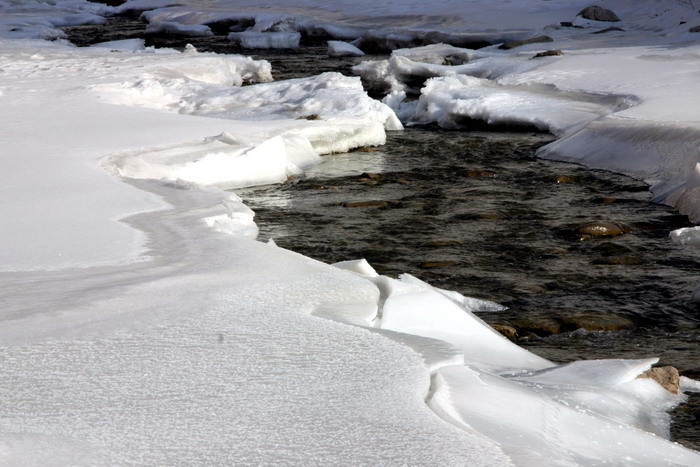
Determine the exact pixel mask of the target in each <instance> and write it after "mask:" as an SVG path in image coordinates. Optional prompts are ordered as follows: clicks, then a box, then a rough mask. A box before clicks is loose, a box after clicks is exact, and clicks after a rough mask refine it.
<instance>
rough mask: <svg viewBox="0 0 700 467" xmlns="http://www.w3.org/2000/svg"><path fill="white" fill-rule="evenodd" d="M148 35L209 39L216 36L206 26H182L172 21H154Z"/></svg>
mask: <svg viewBox="0 0 700 467" xmlns="http://www.w3.org/2000/svg"><path fill="white" fill-rule="evenodd" d="M146 34H172V35H175V36H186V37H209V36H213V35H214V33H213V32H211V29H209V27H208V26H206V25H203V24H181V23H176V22H172V21H162V22H160V21H153V22H151V23H148V26H147V27H146Z"/></svg>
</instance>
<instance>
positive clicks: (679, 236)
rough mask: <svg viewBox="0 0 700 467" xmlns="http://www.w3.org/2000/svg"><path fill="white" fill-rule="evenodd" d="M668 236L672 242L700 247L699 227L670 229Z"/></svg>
mask: <svg viewBox="0 0 700 467" xmlns="http://www.w3.org/2000/svg"><path fill="white" fill-rule="evenodd" d="M669 236H670V237H671V240H673V242H674V243H678V244H679V245H690V246H694V247H700V227H684V228H682V229H676V230H674V231H672V232H671V233H670V234H669Z"/></svg>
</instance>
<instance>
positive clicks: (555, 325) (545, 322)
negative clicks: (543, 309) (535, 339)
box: [513, 318, 563, 337]
mask: <svg viewBox="0 0 700 467" xmlns="http://www.w3.org/2000/svg"><path fill="white" fill-rule="evenodd" d="M513 325H515V327H516V328H518V329H519V330H522V331H528V332H531V333H534V334H536V335H537V336H543V337H544V336H550V335H552V334H561V333H562V331H563V328H562V322H561V321H560V320H557V319H554V318H520V319H517V320H515V321H513Z"/></svg>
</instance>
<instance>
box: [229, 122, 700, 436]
mask: <svg viewBox="0 0 700 467" xmlns="http://www.w3.org/2000/svg"><path fill="white" fill-rule="evenodd" d="M549 139H550V137H548V136H545V135H532V134H524V133H485V132H473V133H470V132H446V131H435V130H415V129H413V130H410V129H409V130H406V131H404V132H400V133H395V134H392V135H391V136H390V140H389V142H388V144H387V145H386V146H385V147H383V148H380V149H379V150H376V151H375V150H371V152H354V153H349V154H338V155H335V156H330V157H327V158H326V160H325V162H324V163H323V164H321V165H320V166H318V167H317V168H316V169H315V170H313V171H312V172H310V173H309V174H307V176H306V177H305V178H303V179H301V180H293V181H291V182H290V183H287V184H285V185H283V186H281V187H280V186H268V187H259V188H251V189H246V190H238V191H237V192H238V194H239V195H241V196H242V197H243V198H244V200H245V201H246V204H248V205H249V206H250V207H251V208H252V209H253V210H254V211H255V212H256V222H257V224H258V226H259V227H260V229H261V235H260V239H261V240H267V239H268V238H274V240H275V242H276V243H277V244H278V245H279V246H282V247H284V248H288V249H291V250H294V251H297V252H299V253H302V254H304V255H307V256H310V257H313V258H316V259H320V260H322V261H326V262H335V261H341V260H345V259H351V258H365V259H367V260H368V261H369V262H370V263H371V264H372V265H373V266H374V267H375V268H376V269H377V271H378V272H379V273H380V274H386V275H389V276H396V275H398V274H400V273H402V272H408V273H410V274H413V275H415V276H417V277H420V278H421V279H424V280H427V281H428V282H430V283H431V284H433V285H436V286H438V287H442V288H446V289H450V290H457V291H459V292H460V293H462V294H465V295H468V296H475V297H479V298H485V299H489V300H493V301H496V302H499V303H502V304H504V305H506V306H508V307H509V310H507V311H505V312H499V313H482V314H481V317H482V318H483V319H484V320H486V321H487V322H489V323H495V324H501V325H508V326H512V327H513V328H515V329H516V330H517V331H518V336H517V338H516V339H517V340H518V342H519V343H520V344H521V345H523V346H525V347H527V348H528V349H530V350H532V351H534V352H535V353H537V354H539V355H541V356H544V357H545V358H548V359H551V360H553V361H558V362H569V361H574V360H579V359H593V358H618V357H620V358H644V357H649V356H652V355H658V356H660V358H661V360H662V363H663V364H669V365H674V366H677V367H678V368H679V370H680V371H681V373H682V374H685V375H688V376H692V377H697V376H698V373H699V372H700V368H698V366H697V362H698V361H700V328H699V327H698V315H697V312H698V307H697V304H695V303H693V302H691V301H690V300H689V292H690V290H692V288H693V286H694V285H695V284H694V280H693V271H697V270H698V267H700V261H699V258H698V256H697V255H696V254H693V252H692V251H691V250H689V249H687V248H684V247H679V246H676V245H674V244H672V243H671V242H670V241H669V240H668V232H669V231H670V230H672V229H675V228H679V227H682V226H685V225H687V219H685V217H683V216H678V215H675V214H674V213H673V211H672V210H670V209H669V208H667V207H665V206H660V205H654V204H651V203H649V195H648V192H647V190H646V186H645V185H644V184H642V183H639V182H636V181H635V180H632V179H629V178H627V177H624V176H620V175H616V174H612V173H607V172H601V171H591V170H588V169H586V168H583V167H579V166H575V165H571V164H563V163H556V162H550V161H543V160H539V159H535V158H534V155H533V153H534V149H535V148H536V147H537V146H538V145H541V144H543V143H544V142H546V141H548V140H549ZM596 222H605V223H614V224H616V225H619V226H621V227H623V230H625V232H624V233H623V234H621V235H617V236H604V237H595V238H589V239H586V240H582V237H584V236H585V235H584V234H581V233H580V232H579V231H578V230H579V229H580V228H582V227H584V228H585V226H587V225H589V224H591V223H596ZM584 328H588V329H589V330H584ZM697 404H698V398H697V397H695V398H691V400H690V402H689V404H688V405H684V406H680V407H679V408H678V409H677V411H676V414H675V417H674V425H673V430H674V438H675V439H677V440H679V441H683V442H684V443H685V444H686V445H688V446H690V447H693V448H695V449H697V448H700V430H699V429H698V419H697V417H698V415H699V412H698V409H697Z"/></svg>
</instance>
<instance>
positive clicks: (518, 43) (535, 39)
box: [498, 36, 554, 50]
mask: <svg viewBox="0 0 700 467" xmlns="http://www.w3.org/2000/svg"><path fill="white" fill-rule="evenodd" d="M540 42H554V39H552V38H551V37H549V36H537V37H531V38H530V39H522V40H519V41H508V42H504V43H503V44H501V45H500V46H499V47H498V48H499V49H503V50H509V49H514V48H515V47H520V46H521V45H527V44H537V43H540Z"/></svg>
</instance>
